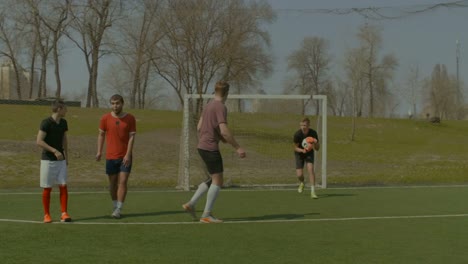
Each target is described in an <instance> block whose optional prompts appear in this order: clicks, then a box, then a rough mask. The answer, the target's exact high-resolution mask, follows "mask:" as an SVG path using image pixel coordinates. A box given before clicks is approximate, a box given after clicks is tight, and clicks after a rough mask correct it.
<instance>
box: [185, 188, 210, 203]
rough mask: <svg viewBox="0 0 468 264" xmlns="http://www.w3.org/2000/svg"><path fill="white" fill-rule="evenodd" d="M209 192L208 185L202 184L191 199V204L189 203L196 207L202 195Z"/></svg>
mask: <svg viewBox="0 0 468 264" xmlns="http://www.w3.org/2000/svg"><path fill="white" fill-rule="evenodd" d="M206 191H208V185H207V184H206V183H205V182H202V183H200V185H198V189H197V190H196V191H195V193H194V194H193V196H192V199H190V202H188V203H189V204H190V205H191V206H192V207H195V205H196V204H197V202H198V199H200V197H202V195H203V194H204V193H205V192H206Z"/></svg>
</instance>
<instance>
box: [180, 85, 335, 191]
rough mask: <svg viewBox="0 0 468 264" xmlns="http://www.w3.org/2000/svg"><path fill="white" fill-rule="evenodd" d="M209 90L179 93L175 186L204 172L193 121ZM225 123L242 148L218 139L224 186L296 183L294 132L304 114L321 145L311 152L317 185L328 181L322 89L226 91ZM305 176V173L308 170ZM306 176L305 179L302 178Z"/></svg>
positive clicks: (187, 184)
mask: <svg viewBox="0 0 468 264" xmlns="http://www.w3.org/2000/svg"><path fill="white" fill-rule="evenodd" d="M212 98H214V96H213V95H199V94H187V95H186V96H185V97H184V113H183V125H182V133H181V140H180V142H181V144H180V157H179V175H178V186H177V187H178V188H179V189H183V190H190V189H191V188H195V187H196V186H197V185H198V184H199V183H201V182H202V181H204V180H206V179H207V178H208V177H209V175H208V172H207V171H206V168H205V166H204V164H203V162H202V161H201V159H200V157H199V155H198V153H197V150H196V146H197V140H198V137H197V131H196V126H197V123H198V119H199V116H200V113H201V111H202V109H203V107H204V105H205V104H206V103H207V102H209V100H211V99H212ZM226 106H227V109H228V126H229V128H230V130H231V132H232V133H233V134H234V136H235V138H236V139H237V141H238V142H239V144H240V145H241V146H242V147H243V148H244V149H245V150H246V153H247V157H246V158H245V159H240V158H238V156H237V154H236V152H235V150H234V149H233V148H232V146H231V145H229V144H223V143H221V142H220V151H221V153H222V156H223V162H224V186H225V187H265V188H280V187H287V186H293V185H297V178H296V173H295V165H294V164H295V161H294V154H293V152H294V150H293V134H294V132H295V131H297V130H298V129H299V122H300V121H301V119H302V118H303V117H304V116H307V117H309V119H311V128H312V129H315V130H317V132H318V135H319V140H320V143H321V148H320V150H319V151H318V152H316V153H315V172H316V185H319V186H321V187H322V188H326V186H327V97H326V96H325V95H313V96H310V95H262V94H249V95H247V94H245V95H236V94H230V95H229V97H228V99H227V101H226ZM304 176H305V177H306V179H308V175H307V172H306V171H304ZM307 182H308V181H307Z"/></svg>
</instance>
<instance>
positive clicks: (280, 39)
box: [49, 0, 468, 114]
mask: <svg viewBox="0 0 468 264" xmlns="http://www.w3.org/2000/svg"><path fill="white" fill-rule="evenodd" d="M267 2H268V3H270V4H271V6H272V8H273V9H274V10H275V11H276V13H277V19H276V21H274V22H273V23H272V24H271V25H269V26H267V27H266V29H267V30H268V31H269V32H270V35H271V40H272V47H271V48H272V54H273V57H274V72H273V74H272V76H271V77H269V78H267V79H265V80H264V81H262V83H261V87H260V88H262V89H263V90H265V91H267V92H268V93H270V94H280V93H281V92H282V90H283V86H284V82H285V81H286V80H287V79H290V78H292V73H291V72H288V71H287V57H288V55H289V54H291V53H292V52H293V51H294V50H297V49H299V47H300V45H301V42H302V40H303V39H304V38H305V37H311V36H317V37H322V38H325V39H327V40H328V41H329V42H330V50H329V52H330V54H331V55H332V58H333V61H332V69H331V70H332V74H331V75H338V76H340V78H341V79H344V78H345V76H344V73H343V67H342V64H343V61H342V60H343V58H344V54H345V52H346V51H347V50H349V49H351V48H355V47H357V46H358V42H357V38H356V32H357V30H358V27H359V26H360V25H362V24H363V23H365V22H366V19H365V18H364V17H363V16H361V15H358V14H356V13H350V14H342V15H337V14H319V13H317V12H316V11H317V10H319V9H330V10H333V9H349V8H365V7H379V8H380V7H385V9H384V13H385V14H388V15H392V14H397V13H396V12H391V11H397V10H398V8H411V7H416V8H418V7H422V8H424V7H427V6H425V5H428V4H438V3H447V2H453V1H447V0H352V1H351V0H287V1H286V0H267ZM390 12H391V13H390ZM368 22H370V23H373V24H377V25H379V26H381V28H382V29H383V31H382V37H383V45H382V48H381V51H380V55H381V56H383V55H385V54H393V55H395V56H396V57H397V59H398V62H399V67H398V69H397V71H396V76H395V79H394V83H393V85H394V86H399V87H401V86H403V85H404V84H405V80H406V78H408V71H409V68H410V66H414V65H417V66H418V67H419V69H420V74H421V76H422V77H428V76H430V74H431V72H432V69H433V67H434V66H435V64H438V63H439V64H445V65H446V66H447V69H448V71H449V73H450V74H453V75H455V74H456V41H457V40H458V41H459V43H460V55H461V56H460V64H459V69H460V76H461V79H462V80H463V82H464V83H465V84H466V85H467V86H468V74H467V73H468V57H467V52H466V50H467V49H466V47H467V45H468V27H467V25H468V23H467V22H468V8H457V9H455V8H452V9H448V8H445V7H442V8H438V9H436V10H433V11H429V12H425V13H422V14H418V15H411V16H407V17H404V18H400V19H393V20H380V21H374V20H368ZM67 49H69V50H65V51H64V54H67V55H66V57H65V58H64V60H63V62H62V68H61V69H62V77H63V79H62V82H63V83H64V88H63V89H64V93H65V94H79V93H80V92H82V91H85V89H86V86H87V79H88V76H87V73H86V68H85V64H84V61H83V59H82V55H81V54H80V53H79V52H78V51H77V49H76V48H75V47H72V46H71V47H68V48H67ZM106 67H109V66H108V65H106V64H103V65H101V72H104V71H105V69H106ZM101 76H102V74H101ZM49 84H50V85H52V84H53V81H52V80H51V81H49ZM467 97H468V95H467ZM408 109H409V103H408V102H405V101H404V100H403V99H401V103H400V105H399V106H398V111H399V112H400V113H401V114H403V113H406V112H407V111H408Z"/></svg>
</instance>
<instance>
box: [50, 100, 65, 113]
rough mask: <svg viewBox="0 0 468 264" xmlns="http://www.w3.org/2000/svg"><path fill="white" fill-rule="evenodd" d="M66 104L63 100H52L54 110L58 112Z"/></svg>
mask: <svg viewBox="0 0 468 264" xmlns="http://www.w3.org/2000/svg"><path fill="white" fill-rule="evenodd" d="M65 106H66V105H65V102H64V101H63V100H55V101H54V102H52V112H54V113H57V111H58V110H59V109H62V108H64V107H65Z"/></svg>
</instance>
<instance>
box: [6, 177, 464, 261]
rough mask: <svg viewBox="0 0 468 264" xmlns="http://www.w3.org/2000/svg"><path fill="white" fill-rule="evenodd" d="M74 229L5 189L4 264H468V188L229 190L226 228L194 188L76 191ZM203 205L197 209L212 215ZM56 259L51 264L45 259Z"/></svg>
mask: <svg viewBox="0 0 468 264" xmlns="http://www.w3.org/2000/svg"><path fill="white" fill-rule="evenodd" d="M70 191H71V193H70V198H69V204H70V206H69V213H70V214H71V216H72V218H73V220H74V221H73V222H72V223H60V222H57V220H58V216H59V201H58V191H56V190H54V192H53V196H52V201H51V209H52V216H53V217H55V219H54V220H55V222H54V223H52V224H43V223H42V205H41V193H40V191H37V192H22V193H20V192H11V191H8V192H7V191H3V192H0V201H1V202H0V212H1V215H0V234H1V239H0V259H1V260H2V261H1V262H2V263H40V262H48V263H443V262H446V263H467V262H468V253H466V244H468V229H467V228H466V225H467V222H468V211H467V210H466V203H464V201H465V200H466V198H467V197H468V186H452V187H450V186H446V187H411V188H410V187H408V188H356V189H349V188H348V189H325V190H319V192H318V193H319V196H320V198H319V199H318V200H312V199H310V197H309V196H308V195H307V194H305V193H304V194H298V193H297V192H296V190H235V189H225V190H223V191H222V192H221V193H220V196H219V197H218V202H217V203H216V206H215V208H214V213H215V215H216V216H217V217H220V218H222V219H224V220H225V223H222V224H202V223H199V222H193V221H192V220H191V218H190V217H189V216H188V215H187V214H186V213H185V212H184V211H182V209H181V204H182V203H183V202H185V201H186V200H187V199H189V198H190V196H191V194H192V193H191V192H179V191H156V190H155V191H132V192H129V194H128V199H127V202H126V204H125V208H124V211H123V213H124V217H123V218H122V219H120V220H115V219H111V218H110V216H109V215H110V213H111V205H110V199H109V197H108V194H107V193H106V192H87V191H79V192H78V191H73V189H71V190H70ZM203 205H204V200H201V201H200V202H199V205H198V207H197V213H198V214H200V213H201V210H202V209H203ZM46 260H47V261H46Z"/></svg>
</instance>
